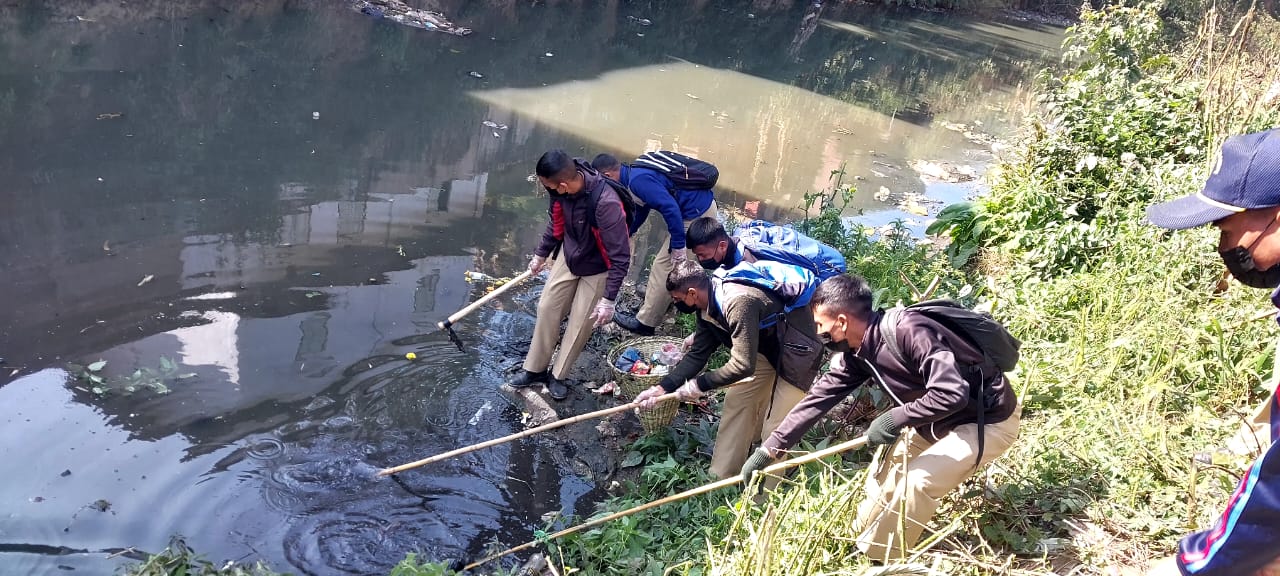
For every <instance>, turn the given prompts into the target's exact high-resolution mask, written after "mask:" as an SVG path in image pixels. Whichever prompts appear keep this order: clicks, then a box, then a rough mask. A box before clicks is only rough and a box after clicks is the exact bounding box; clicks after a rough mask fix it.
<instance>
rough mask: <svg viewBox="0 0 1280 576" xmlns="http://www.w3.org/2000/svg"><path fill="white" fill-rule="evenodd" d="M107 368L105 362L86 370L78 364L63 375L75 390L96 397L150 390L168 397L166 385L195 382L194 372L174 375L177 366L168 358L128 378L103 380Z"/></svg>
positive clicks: (111, 377)
mask: <svg viewBox="0 0 1280 576" xmlns="http://www.w3.org/2000/svg"><path fill="white" fill-rule="evenodd" d="M106 367H107V361H106V360H98V361H97V362H93V363H91V364H89V365H88V366H80V365H78V364H68V365H67V371H69V372H70V373H71V374H72V376H74V377H75V379H76V381H77V382H78V383H80V384H82V386H77V388H79V389H80V390H83V391H85V392H93V393H94V394H97V395H99V396H104V395H107V394H111V393H115V394H132V393H134V392H137V391H138V390H139V389H143V388H146V389H150V390H152V391H154V392H155V393H157V394H168V393H169V386H168V385H167V384H166V382H168V383H173V382H178V381H181V380H187V379H190V378H195V377H196V373H195V372H186V373H183V374H179V373H178V364H177V363H176V362H174V361H173V360H171V359H169V357H168V356H161V357H160V364H159V365H158V366H157V367H156V368H150V367H147V366H143V367H141V368H138V369H136V370H134V371H133V373H132V374H129V375H127V376H126V375H123V374H122V375H119V376H107V375H106V373H105V372H104V369H105V368H106Z"/></svg>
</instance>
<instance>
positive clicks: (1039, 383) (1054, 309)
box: [564, 5, 1280, 574]
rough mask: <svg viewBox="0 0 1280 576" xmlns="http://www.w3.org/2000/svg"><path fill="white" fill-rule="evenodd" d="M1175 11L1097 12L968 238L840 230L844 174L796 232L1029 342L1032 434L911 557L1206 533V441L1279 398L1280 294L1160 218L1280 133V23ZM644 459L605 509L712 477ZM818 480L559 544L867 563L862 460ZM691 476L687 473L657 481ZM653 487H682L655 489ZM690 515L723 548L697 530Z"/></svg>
mask: <svg viewBox="0 0 1280 576" xmlns="http://www.w3.org/2000/svg"><path fill="white" fill-rule="evenodd" d="M1161 8H1163V7H1162V6H1158V5H1146V6H1140V7H1112V8H1108V9H1105V10H1102V11H1086V12H1085V14H1084V15H1083V17H1082V21H1081V23H1080V24H1079V25H1078V26H1075V27H1074V28H1073V29H1072V30H1071V34H1070V35H1069V37H1068V39H1067V42H1066V46H1065V47H1066V57H1065V59H1064V63H1063V66H1062V69H1061V70H1059V71H1057V72H1056V73H1055V74H1050V73H1045V74H1044V75H1042V77H1041V83H1040V87H1039V96H1038V99H1039V104H1040V106H1039V112H1038V114H1037V115H1036V116H1034V117H1032V118H1030V119H1029V120H1028V126H1027V130H1026V133H1025V135H1024V138H1023V139H1022V141H1021V142H1020V144H1019V146H1018V147H1017V149H1016V150H1017V153H1016V154H1015V155H1013V156H1012V157H1010V158H1007V159H1006V160H1005V161H1004V163H1003V164H1002V165H1000V166H999V167H998V176H997V178H995V182H996V184H995V186H994V188H993V190H992V192H991V194H990V195H988V196H987V197H984V198H983V199H981V200H980V201H977V202H973V203H966V204H962V205H958V206H955V207H951V208H949V209H948V210H947V211H945V212H944V213H943V214H942V215H941V217H940V218H939V220H938V221H937V223H935V224H934V226H933V227H931V230H930V231H931V232H937V233H942V234H945V235H947V236H949V237H950V239H951V240H952V244H951V246H950V247H949V248H948V249H946V250H944V251H943V252H941V253H937V252H931V251H929V250H927V249H925V248H921V247H919V246H917V245H916V244H915V243H914V242H911V241H909V239H906V238H905V235H904V236H899V235H897V234H887V235H885V237H883V238H871V237H869V236H868V235H867V234H866V233H865V231H863V230H861V229H859V228H857V227H849V226H846V225H845V222H844V221H842V220H841V218H840V216H839V208H840V207H841V205H842V204H841V201H842V199H843V198H846V197H847V194H849V193H851V192H852V191H851V190H850V189H848V188H845V187H843V186H842V185H841V184H840V179H839V178H838V177H837V178H836V179H835V182H836V184H835V186H834V188H833V189H832V190H829V191H827V192H824V193H822V194H817V195H813V196H810V197H809V198H807V204H808V205H809V207H812V206H815V205H816V206H817V207H818V208H820V211H819V214H818V215H817V216H815V217H813V218H811V219H809V220H807V221H805V222H803V223H801V224H800V226H801V227H803V228H804V229H805V230H806V231H807V232H809V233H810V234H812V235H814V236H817V237H819V238H821V239H823V240H824V241H827V242H830V243H831V244H833V245H835V246H838V247H839V248H840V249H841V250H842V251H844V252H845V253H846V254H847V255H848V257H849V261H850V264H851V266H852V267H853V268H855V269H856V270H858V272H859V273H862V274H864V275H865V276H867V277H868V278H869V280H870V281H871V282H872V284H873V285H874V286H877V287H878V288H879V289H880V290H882V292H881V293H880V294H878V295H877V298H878V301H879V302H880V303H881V304H882V305H883V304H891V303H893V302H894V301H896V300H911V299H913V298H916V297H918V296H919V295H920V290H919V287H921V286H923V285H924V284H925V283H927V282H929V281H930V280H931V279H932V278H934V277H937V278H938V279H939V286H940V288H939V289H938V291H937V294H939V295H961V294H964V295H966V296H969V297H971V298H976V299H980V300H983V301H987V302H989V303H990V304H991V305H992V306H993V307H994V309H995V314H996V315H997V317H999V318H1001V319H1002V320H1004V321H1005V322H1006V323H1007V324H1008V325H1009V326H1010V328H1011V329H1012V330H1013V331H1014V333H1015V334H1018V335H1020V336H1021V337H1022V338H1023V339H1024V341H1025V348H1024V356H1023V361H1022V365H1021V367H1020V369H1019V372H1018V373H1017V374H1016V375H1015V379H1016V382H1017V385H1018V389H1019V391H1020V394H1021V398H1022V399H1023V402H1024V410H1025V412H1024V422H1023V427H1022V436H1021V438H1020V440H1019V442H1018V443H1016V444H1015V445H1014V447H1013V448H1012V449H1011V450H1010V451H1009V453H1007V454H1006V455H1005V456H1004V457H1003V458H1002V459H1001V460H999V461H998V462H997V463H996V464H995V465H993V466H992V467H991V468H989V469H988V471H987V472H986V473H984V474H983V475H980V476H979V477H978V478H975V479H974V480H972V481H970V482H969V483H968V484H966V486H965V487H963V488H962V489H961V490H959V491H957V494H955V495H953V496H951V497H949V499H948V501H947V502H946V503H945V504H944V507H943V509H942V510H941V511H940V513H939V515H938V516H937V517H936V518H935V522H934V526H933V528H934V535H933V537H932V538H931V539H929V540H927V541H926V542H925V543H924V544H923V545H922V546H921V547H920V550H919V551H918V552H917V553H916V554H915V555H914V557H912V558H906V559H904V560H903V561H904V563H908V564H907V565H903V566H897V567H892V568H893V569H894V570H896V571H903V572H911V571H919V570H920V569H922V568H923V567H928V568H932V569H934V570H938V571H941V572H943V573H973V574H992V573H1000V574H1045V573H1049V572H1058V573H1060V572H1061V571H1062V570H1063V567H1064V566H1065V567H1068V568H1067V569H1070V567H1073V566H1078V567H1080V569H1081V572H1082V573H1098V572H1100V571H1101V570H1102V568H1104V567H1107V566H1118V567H1141V566H1143V565H1145V563H1146V562H1147V560H1148V559H1151V558H1156V557H1159V556H1163V555H1167V554H1168V553H1169V552H1170V551H1171V549H1172V545H1173V543H1174V542H1175V541H1176V539H1177V537H1178V536H1179V535H1181V534H1183V533H1185V532H1187V531H1189V530H1192V529H1195V528H1197V527H1200V526H1203V525H1204V524H1205V523H1206V522H1207V520H1208V519H1209V518H1210V517H1211V516H1212V514H1213V513H1214V511H1216V510H1219V509H1220V508H1221V505H1222V504H1223V501H1224V499H1225V497H1226V496H1227V495H1228V494H1229V493H1230V490H1231V488H1232V486H1233V484H1234V482H1235V480H1236V478H1235V477H1234V470H1232V469H1231V468H1228V467H1212V468H1200V469H1198V468H1197V467H1196V466H1195V465H1193V463H1192V459H1191V456H1192V454H1193V453H1195V452H1197V451H1201V450H1206V449H1212V448H1213V447H1215V446H1218V445H1219V444H1220V443H1221V442H1222V441H1223V439H1224V438H1225V437H1227V436H1229V435H1230V434H1231V433H1233V432H1234V430H1235V429H1236V427H1237V426H1238V424H1239V422H1240V421H1241V414H1242V413H1243V412H1244V411H1246V410H1247V409H1249V408H1251V407H1252V406H1254V405H1256V404H1257V403H1258V402H1259V401H1260V400H1261V399H1262V398H1263V397H1264V395H1265V393H1266V391H1265V390H1264V389H1263V388H1262V387H1261V386H1260V384H1261V383H1262V382H1263V381H1264V380H1265V379H1266V378H1267V376H1268V375H1269V374H1270V372H1271V370H1272V364H1273V362H1274V359H1273V355H1272V353H1271V346H1270V343H1269V339H1268V335H1269V334H1270V333H1272V331H1273V330H1274V327H1273V326H1272V325H1271V324H1270V321H1269V320H1265V318H1268V317H1269V314H1268V313H1269V312H1270V310H1271V306H1270V304H1269V303H1267V302H1265V301H1263V299H1261V298H1260V297H1259V296H1260V295H1261V294H1260V293H1259V292H1258V291H1253V290H1249V289H1247V288H1243V287H1241V286H1240V285H1238V284H1234V283H1231V282H1223V281H1222V268H1221V264H1220V262H1219V260H1218V258H1217V256H1216V254H1215V253H1214V248H1213V246H1214V244H1213V237H1214V233H1213V231H1212V230H1200V231H1195V232H1186V233H1178V234H1169V233H1166V232H1164V231H1162V230H1159V229H1157V228H1154V227H1152V226H1149V225H1147V224H1145V222H1144V220H1143V214H1144V210H1145V207H1146V206H1147V205H1149V204H1150V203H1152V202H1154V201H1158V200H1160V199H1163V198H1167V197H1173V196H1177V195H1181V194H1185V193H1187V192H1190V191H1194V190H1196V189H1198V187H1199V186H1200V185H1201V184H1202V183H1203V180H1204V177H1205V175H1206V170H1207V167H1208V166H1209V163H1210V160H1211V158H1210V155H1211V153H1213V152H1214V151H1216V149H1217V147H1218V145H1219V144H1220V143H1221V141H1222V140H1223V139H1224V138H1225V137H1226V136H1227V135H1229V134H1233V133H1240V132H1248V131H1253V130H1258V129H1263V128H1267V127H1271V126H1274V125H1276V124H1277V121H1278V120H1280V117H1277V112H1276V108H1275V107H1274V106H1272V105H1271V104H1273V103H1274V100H1275V98H1276V94H1269V93H1267V91H1268V89H1269V88H1270V87H1272V86H1277V85H1278V84H1275V82H1276V80H1277V77H1276V74H1277V71H1280V67H1278V66H1276V65H1275V64H1276V63H1277V62H1278V61H1280V58H1277V57H1276V51H1275V47H1274V44H1273V43H1272V42H1271V41H1270V38H1272V37H1273V34H1274V32H1275V30H1274V27H1275V24H1274V22H1270V21H1268V22H1263V21H1262V20H1261V19H1258V18H1256V17H1255V16H1254V15H1253V14H1252V13H1249V14H1247V15H1245V16H1244V17H1243V19H1242V20H1240V21H1239V22H1236V21H1232V22H1223V21H1222V20H1221V19H1220V17H1219V16H1218V15H1216V14H1215V13H1213V12H1209V16H1208V17H1207V18H1206V20H1205V22H1203V23H1202V25H1201V26H1199V28H1198V30H1199V32H1197V33H1195V34H1191V35H1187V34H1186V33H1185V30H1186V29H1188V28H1191V29H1196V27H1195V26H1194V23H1192V25H1191V26H1187V25H1185V24H1184V25H1182V26H1181V27H1180V28H1177V29H1168V28H1165V24H1164V22H1162V19H1161ZM1171 38H1178V39H1180V40H1181V43H1179V44H1176V45H1175V44H1170V41H1171V40H1170V39H1171ZM837 176H838V175H837ZM952 264H954V265H960V266H962V267H963V268H962V270H955V269H954V268H951V267H949V265H952ZM899 274H901V276H899ZM970 295H971V296H970ZM650 461H652V462H655V463H656V464H658V465H657V466H654V465H650V466H649V467H648V468H646V470H645V473H644V475H642V479H643V482H642V484H643V486H641V487H640V490H638V491H636V492H628V496H626V497H625V498H623V499H617V500H613V501H610V502H609V503H607V504H606V508H607V509H608V510H616V509H620V508H621V507H626V506H630V505H634V504H638V503H640V502H643V501H647V500H648V499H650V497H658V496H661V495H665V494H670V493H671V492H674V491H676V490H679V489H682V488H685V487H688V485H691V484H692V483H696V480H697V479H696V478H693V477H689V476H688V475H689V473H688V472H683V471H681V470H680V468H673V467H670V466H669V465H667V463H668V462H669V460H666V459H663V458H662V457H661V456H658V457H657V460H651V459H650V458H649V457H646V462H650ZM699 464H700V463H699V462H696V461H695V462H690V463H688V466H689V467H695V466H699ZM846 468H847V466H846ZM854 468H856V466H855V467H854ZM809 472H810V473H809V474H804V475H801V476H799V477H798V478H797V479H796V480H794V484H793V485H792V486H791V489H788V490H779V491H777V492H775V493H773V494H771V495H770V496H769V498H768V500H767V501H766V502H764V503H762V504H761V505H757V506H744V505H743V503H742V501H741V500H737V499H736V498H735V496H736V493H727V494H719V495H714V496H706V497H704V499H703V500H697V501H693V502H694V503H690V504H688V505H687V506H688V512H690V514H685V513H683V511H682V510H677V509H674V508H673V509H669V510H662V509H659V510H657V511H654V512H651V513H647V514H642V515H638V516H636V517H634V519H633V520H631V521H630V522H629V523H628V524H627V525H626V526H621V525H615V526H605V527H602V528H600V529H598V530H597V531H595V532H593V533H591V534H592V537H591V538H589V539H586V538H584V539H579V540H576V541H573V542H572V543H571V544H570V543H565V544H564V550H565V551H566V554H565V555H566V560H565V564H566V565H567V566H571V567H584V570H586V571H588V572H591V571H592V570H595V571H599V573H631V572H640V573H662V572H663V570H664V569H665V570H666V573H675V574H702V573H715V574H782V573H827V574H860V573H871V569H870V567H869V566H867V565H865V564H864V563H863V562H862V561H860V560H859V559H858V558H857V556H856V554H854V549H853V548H852V547H851V543H850V541H849V537H850V536H851V534H849V533H848V532H847V531H848V526H849V525H850V523H851V522H852V515H853V507H854V506H856V503H857V500H858V498H860V496H861V488H860V485H859V483H858V478H859V476H860V474H857V473H852V474H850V473H849V472H847V471H843V470H841V469H840V467H830V468H822V467H819V468H816V469H810V470H809ZM673 475H684V476H685V477H684V478H682V479H681V480H680V481H677V482H674V483H667V484H664V483H663V482H662V480H664V479H670V478H672V477H673ZM654 486H659V487H663V488H666V489H665V490H658V491H657V492H653V493H650V492H652V488H653V487H654ZM690 526H693V527H695V529H694V533H695V534H696V533H699V532H700V533H701V534H702V535H703V536H704V538H705V540H704V541H703V544H705V545H706V550H705V551H704V550H702V548H700V547H699V546H698V545H696V544H695V543H690V542H689V538H688V535H689V534H690ZM637 535H639V536H637ZM677 535H679V536H678V537H677ZM695 538H696V537H695ZM633 541H638V542H639V544H631V542H633ZM615 558H616V559H617V560H613V559H615ZM910 563H914V564H916V566H912V565H909V564H910ZM588 566H589V567H590V569H587V568H586V567H588ZM664 567H665V568H664Z"/></svg>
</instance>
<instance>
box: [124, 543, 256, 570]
mask: <svg viewBox="0 0 1280 576" xmlns="http://www.w3.org/2000/svg"><path fill="white" fill-rule="evenodd" d="M124 574H125V576H281V575H279V573H277V572H274V571H272V570H270V569H269V568H267V567H266V565H265V564H262V563H261V562H259V563H256V564H253V565H249V566H241V565H239V564H236V563H235V562H227V563H225V564H223V565H222V566H221V567H218V566H217V565H216V564H214V563H212V562H210V561H208V560H206V559H205V558H204V557H203V556H201V555H199V554H196V553H195V552H194V551H192V550H191V548H189V547H188V546H187V543H186V541H185V540H183V539H182V537H181V536H173V537H172V538H170V539H169V546H168V547H167V548H165V549H164V550H162V551H160V552H159V553H156V554H153V555H151V556H149V557H148V558H147V559H146V561H144V562H142V563H140V564H134V565H130V566H126V567H125V568H124Z"/></svg>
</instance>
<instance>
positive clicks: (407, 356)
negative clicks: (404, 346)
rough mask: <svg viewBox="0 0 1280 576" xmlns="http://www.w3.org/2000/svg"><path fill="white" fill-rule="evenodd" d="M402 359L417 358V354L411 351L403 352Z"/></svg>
mask: <svg viewBox="0 0 1280 576" xmlns="http://www.w3.org/2000/svg"><path fill="white" fill-rule="evenodd" d="M404 359H405V360H417V359H418V355H417V354H414V353H413V352H409V353H407V354H405V355H404Z"/></svg>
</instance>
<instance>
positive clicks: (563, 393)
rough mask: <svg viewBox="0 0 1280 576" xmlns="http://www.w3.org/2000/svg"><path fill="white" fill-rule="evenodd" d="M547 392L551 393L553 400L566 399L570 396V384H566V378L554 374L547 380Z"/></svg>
mask: <svg viewBox="0 0 1280 576" xmlns="http://www.w3.org/2000/svg"><path fill="white" fill-rule="evenodd" d="M547 394H550V395H551V399H552V400H556V401H560V400H564V399H565V398H568V397H569V386H567V385H565V383H564V380H561V379H559V378H556V377H555V376H552V377H551V379H550V380H548V381H547Z"/></svg>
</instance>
